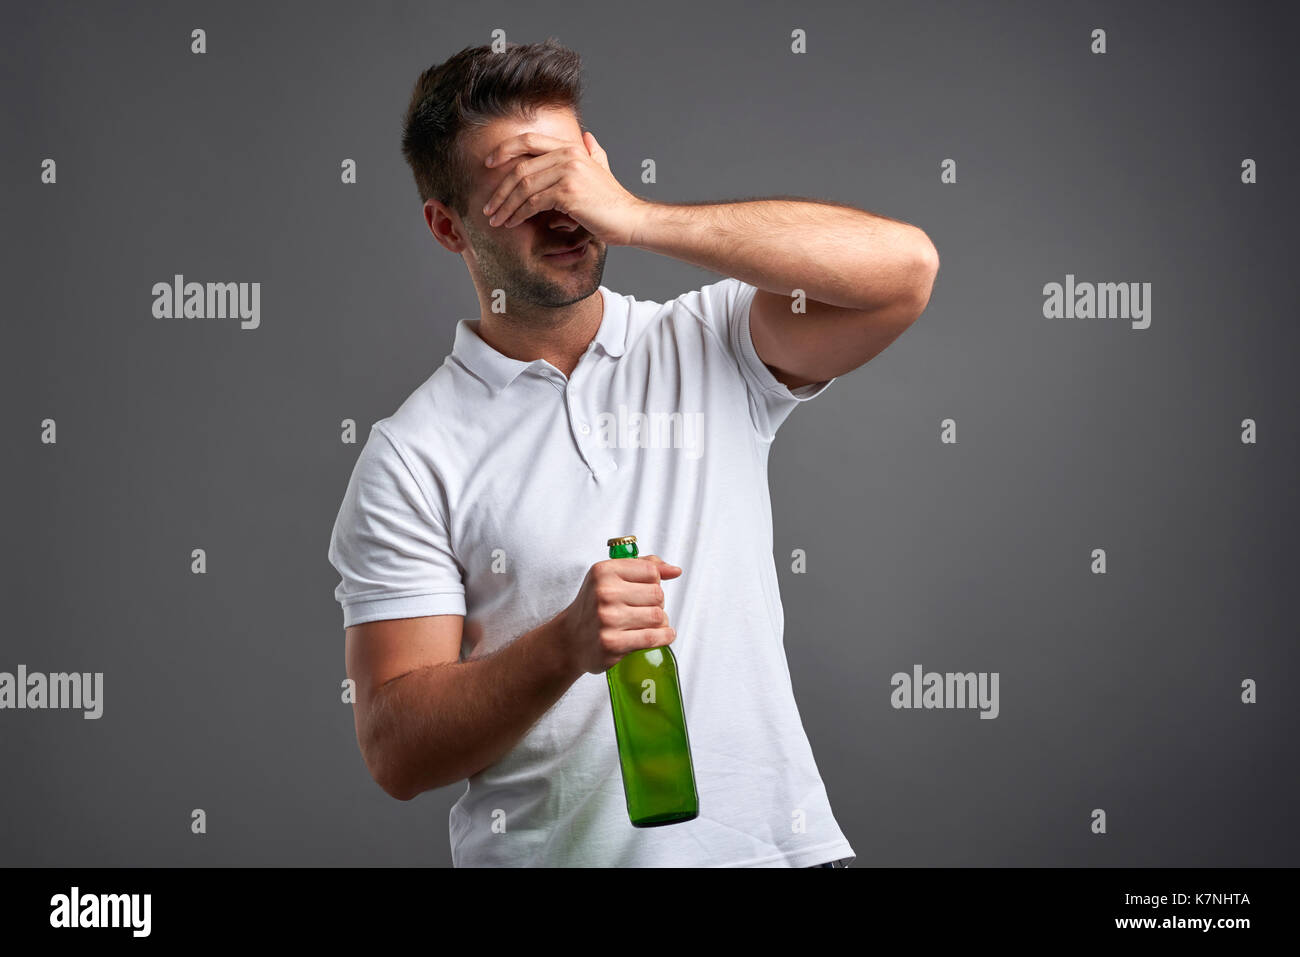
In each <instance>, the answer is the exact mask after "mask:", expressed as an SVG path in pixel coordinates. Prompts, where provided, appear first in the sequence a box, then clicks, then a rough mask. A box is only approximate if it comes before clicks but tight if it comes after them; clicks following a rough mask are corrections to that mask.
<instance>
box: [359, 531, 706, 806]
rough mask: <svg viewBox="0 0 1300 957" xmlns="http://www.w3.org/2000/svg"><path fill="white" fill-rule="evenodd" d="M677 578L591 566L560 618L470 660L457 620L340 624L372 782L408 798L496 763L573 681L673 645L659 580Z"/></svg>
mask: <svg viewBox="0 0 1300 957" xmlns="http://www.w3.org/2000/svg"><path fill="white" fill-rule="evenodd" d="M681 573H682V570H681V569H680V568H678V567H677V566H675V565H670V564H668V563H667V562H664V561H663V560H662V559H660V558H659V557H658V556H656V555H646V556H642V557H641V558H622V559H611V560H608V561H604V562H598V563H597V564H595V565H593V566H591V568H590V569H588V572H587V576H586V578H585V580H584V581H583V583H582V587H581V588H580V589H579V591H578V594H577V597H576V598H574V600H573V602H572V603H571V604H570V605H569V606H568V607H567V608H565V609H564V611H562V612H560V614H558V615H556V616H555V617H554V618H553V619H551V620H550V621H548V622H545V623H544V624H542V625H539V626H538V627H537V628H534V629H533V630H532V631H529V632H527V633H525V634H523V635H520V636H519V637H518V638H516V639H515V640H513V641H511V642H510V643H509V644H507V645H505V646H504V647H502V648H500V649H498V650H497V651H495V652H493V653H491V654H489V655H485V656H483V657H479V658H474V659H471V660H469V661H461V660H460V646H461V631H462V628H463V624H464V619H463V617H462V616H460V615H429V616H425V617H421V618H398V619H390V620H386V621H374V622H368V623H365V624H360V625H353V626H352V627H350V628H348V629H347V652H346V654H347V672H348V676H349V677H350V678H352V679H353V680H354V681H355V682H356V686H357V700H356V704H355V706H354V709H353V710H354V714H355V719H356V728H357V742H358V744H359V745H360V746H361V753H362V756H363V757H364V759H365V762H366V767H367V768H368V769H369V770H370V774H371V776H372V777H373V778H374V779H375V781H376V782H377V783H378V784H379V785H380V787H382V788H383V789H384V790H385V791H386V792H388V793H389V794H390V795H392V796H393V797H395V798H397V799H398V800H402V801H409V800H410V799H411V798H413V797H415V796H416V795H418V794H421V793H423V792H424V791H428V790H431V789H433V788H439V787H444V786H446V785H448V784H452V783H454V782H456V781H461V780H464V779H465V778H468V777H470V776H472V775H474V774H477V773H478V772H479V771H481V770H483V768H485V767H488V766H489V765H491V764H494V763H496V762H497V761H498V760H500V759H501V758H502V757H504V756H505V755H506V754H507V753H508V752H509V751H510V749H511V748H513V747H514V746H515V744H516V743H518V741H519V739H520V738H521V737H523V736H524V734H525V733H527V731H528V729H529V728H531V727H532V726H533V725H534V724H535V723H536V722H537V720H538V718H540V717H541V716H542V715H543V714H545V713H546V711H547V710H548V709H550V707H551V706H552V705H554V704H555V702H556V701H558V700H559V699H560V698H561V697H563V695H564V693H565V691H567V690H568V688H569V687H570V686H571V685H572V684H573V682H574V681H576V680H577V679H578V678H579V677H581V676H582V675H583V674H586V673H591V674H599V673H603V672H604V671H605V670H606V669H608V668H609V667H611V666H612V665H613V664H614V663H615V662H617V661H618V660H619V659H620V658H622V657H623V656H624V655H626V654H627V653H628V652H630V651H634V650H636V649H638V648H654V647H662V646H663V645H667V644H670V643H671V642H672V641H673V640H674V639H675V637H676V633H675V632H674V631H673V629H672V628H671V627H669V626H668V616H667V613H666V612H665V611H664V593H663V588H662V587H661V585H660V581H661V579H662V578H676V577H677V576H678V575H680V574H681Z"/></svg>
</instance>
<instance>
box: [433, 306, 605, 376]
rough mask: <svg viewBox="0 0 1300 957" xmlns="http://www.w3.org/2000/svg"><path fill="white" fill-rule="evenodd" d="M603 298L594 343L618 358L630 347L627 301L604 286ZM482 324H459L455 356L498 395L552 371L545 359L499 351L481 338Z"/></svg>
mask: <svg viewBox="0 0 1300 957" xmlns="http://www.w3.org/2000/svg"><path fill="white" fill-rule="evenodd" d="M600 295H601V299H602V300H603V301H604V307H605V311H604V313H603V315H602V316H601V319H600V328H598V329H597V330H596V336H595V338H594V339H593V340H592V343H593V344H594V345H597V346H600V348H601V349H603V350H604V351H605V354H606V355H609V356H612V357H614V358H618V357H619V356H621V355H622V354H623V350H624V349H625V348H626V345H627V328H628V305H627V299H626V298H625V297H623V296H620V295H619V294H618V293H615V292H611V291H610V290H609V289H606V288H605V287H604V286H601V287H600ZM478 323H479V320H478V319H462V320H460V321H459V322H458V323H456V341H455V343H454V345H453V346H452V350H451V354H452V355H453V356H454V357H455V358H456V359H458V360H459V361H460V362H461V363H462V364H463V365H464V366H465V367H466V368H468V369H469V370H470V371H471V372H473V373H474V374H475V375H477V376H478V377H479V378H480V379H482V380H483V381H484V382H486V383H487V384H488V386H489V387H491V389H492V391H493V392H494V393H495V392H500V391H501V390H502V389H504V388H505V387H506V386H508V385H510V383H512V382H514V381H515V379H517V378H518V377H519V376H520V375H521V374H523V373H524V372H526V371H528V370H530V369H542V368H551V365H550V363H548V362H546V360H544V359H533V360H532V361H531V362H529V361H525V360H523V359H512V358H510V357H509V356H506V355H502V354H501V353H500V352H497V350H495V349H493V348H492V347H491V346H490V345H488V344H487V343H486V342H484V341H483V340H482V339H481V338H480V337H479V334H478V332H477V328H476V327H477V326H478Z"/></svg>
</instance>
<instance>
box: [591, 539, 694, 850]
mask: <svg viewBox="0 0 1300 957" xmlns="http://www.w3.org/2000/svg"><path fill="white" fill-rule="evenodd" d="M608 545H609V557H610V558H636V557H637V554H638V552H637V547H636V536H635V535H625V536H623V537H621V538H611V539H610V540H609V542H608ZM605 679H606V680H607V681H608V682H609V701H610V705H611V706H612V707H613V711H614V733H615V734H616V735H617V737H618V761H619V764H620V765H621V766H622V769H623V793H624V794H625V795H626V796H627V815H628V817H629V818H631V819H632V824H633V826H634V827H659V826H661V825H664V824H678V823H681V822H682V821H690V820H692V819H694V818H695V817H697V816H698V815H699V813H700V799H699V795H698V794H697V793H696V791H695V768H694V766H693V765H692V764H691V742H690V738H688V737H687V735H686V708H685V706H684V705H683V703H682V687H681V684H680V683H679V682H678V680H677V659H676V658H675V657H674V656H673V650H672V648H670V647H668V646H667V645H664V646H663V647H662V648H642V649H639V650H637V651H633V652H631V653H629V654H626V655H624V656H623V657H622V658H620V659H619V661H618V663H617V664H616V665H614V667H612V668H610V669H609V670H607V671H606V672H605Z"/></svg>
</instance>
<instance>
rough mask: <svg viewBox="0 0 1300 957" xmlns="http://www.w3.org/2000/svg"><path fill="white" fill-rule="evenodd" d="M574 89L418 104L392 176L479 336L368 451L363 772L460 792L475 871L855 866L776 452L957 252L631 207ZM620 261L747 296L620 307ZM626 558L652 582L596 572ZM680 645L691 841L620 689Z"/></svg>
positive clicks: (555, 62)
mask: <svg viewBox="0 0 1300 957" xmlns="http://www.w3.org/2000/svg"><path fill="white" fill-rule="evenodd" d="M579 92H580V63H579V59H578V57H577V55H576V54H574V53H573V52H572V51H569V50H566V49H564V48H563V47H561V46H559V45H558V44H556V43H554V42H552V41H547V42H546V43H541V44H528V45H511V46H509V47H508V48H507V49H506V50H505V51H503V52H497V53H493V52H491V51H490V50H489V49H488V48H486V47H478V48H471V49H466V50H463V51H461V52H460V53H458V54H457V55H456V56H454V57H452V58H451V59H450V60H448V61H447V62H446V63H444V64H441V65H439V66H436V67H433V68H431V69H430V70H428V71H426V72H425V73H424V74H422V75H421V77H420V78H419V80H418V81H417V83H416V86H415V90H414V93H413V96H412V99H411V104H410V108H409V110H408V112H407V116H406V121H405V129H404V136H403V152H404V155H405V157H406V159H407V161H408V162H409V163H410V165H411V167H412V169H413V171H414V174H415V179H416V183H417V184H418V186H419V190H420V195H421V198H422V199H423V201H424V216H425V221H426V222H427V224H428V227H429V230H430V232H431V233H432V234H433V237H434V239H436V240H437V241H438V243H439V244H440V245H441V246H443V247H444V248H445V249H448V250H450V251H451V252H453V253H455V254H457V255H459V256H461V257H462V258H463V259H464V262H465V265H466V267H467V268H468V270H469V274H470V278H471V279H472V280H473V282H474V286H475V288H476V290H477V292H478V298H479V304H480V314H479V317H478V318H477V319H472V320H471V319H463V320H461V321H460V322H459V323H458V325H457V328H456V334H455V343H454V346H453V349H452V352H451V355H450V356H449V357H447V358H446V359H445V360H444V362H443V364H442V365H441V367H439V368H438V369H437V370H436V371H435V372H434V373H433V374H432V375H431V376H430V377H429V379H428V380H427V381H425V382H424V383H423V384H422V385H421V386H420V387H419V388H418V389H416V390H415V392H414V393H412V394H411V396H410V397H409V398H408V399H407V400H406V401H405V402H404V403H403V404H402V406H401V407H400V408H399V409H398V410H397V411H396V412H395V413H394V414H393V415H392V416H390V417H388V418H386V419H383V420H381V421H380V422H377V423H375V425H374V426H373V428H372V430H371V432H370V435H369V438H368V440H367V442H366V444H365V445H364V447H363V448H362V451H361V453H360V455H359V457H358V460H357V463H356V466H355V469H354V471H353V473H352V476H351V480H350V482H349V484H348V488H347V492H346V495H345V497H344V501H343V504H342V507H341V509H340V511H339V515H338V520H337V522H336V524H335V526H334V531H333V537H332V541H331V543H330V551H329V556H330V561H331V562H332V563H333V565H334V567H335V568H336V569H337V570H338V572H339V573H340V575H341V576H342V580H341V581H340V583H339V586H338V589H337V590H336V597H337V599H338V600H339V602H340V603H341V605H342V608H343V612H344V625H345V629H346V645H347V647H346V658H347V672H348V675H349V676H350V677H351V678H353V679H354V680H355V682H356V687H357V700H356V705H355V716H356V728H357V739H358V742H359V744H360V747H361V751H362V754H363V756H364V758H365V762H366V765H367V767H368V768H369V770H370V773H371V774H372V776H373V777H374V778H375V780H376V781H377V782H378V783H379V784H380V786H382V787H383V788H384V790H385V791H386V792H387V793H389V794H390V795H392V796H393V797H395V798H398V799H400V800H410V799H411V798H413V797H415V796H416V795H418V794H421V793H423V792H425V791H428V790H432V789H434V788H440V787H445V786H447V785H450V784H453V783H455V782H457V781H462V780H465V779H468V782H469V784H468V788H467V789H466V791H465V793H464V794H463V795H462V796H461V797H460V799H459V800H458V801H457V802H456V804H455V806H454V807H453V808H452V811H451V818H450V831H451V845H452V858H453V863H454V864H455V865H456V866H484V865H581V866H706V865H707V866H754V867H762V866H769V867H771V866H776V867H783V866H791V867H809V866H830V865H832V864H833V863H834V862H840V863H839V866H846V865H847V863H848V862H849V861H851V860H852V859H853V858H854V856H855V855H854V852H853V848H852V847H851V846H850V844H849V842H848V841H847V840H846V839H845V837H844V835H843V833H842V832H841V831H840V829H839V826H838V825H837V823H836V821H835V818H834V816H833V815H832V813H831V808H830V804H829V801H828V799H827V795H826V791H825V787H824V786H823V784H822V780H821V776H820V774H819V772H818V770H817V766H816V763H815V762H814V760H813V755H812V750H811V748H810V746H809V743H808V739H807V737H806V735H805V733H804V730H803V725H802V722H801V720H800V717H799V713H798V709H797V707H796V704H795V700H794V695H793V692H792V689H791V684H790V675H789V671H788V668H787V664H786V659H785V653H784V647H783V634H782V633H783V627H784V618H783V612H782V608H781V601H780V597H779V594H778V584H777V576H776V568H775V564H774V562H773V556H772V524H771V504H770V500H769V497H768V488H767V457H768V450H769V448H770V444H771V442H772V439H773V437H774V434H775V432H776V430H777V428H778V426H779V425H780V424H781V423H782V422H783V421H784V420H785V418H786V417H787V416H788V415H789V413H790V411H791V410H792V409H793V408H794V406H795V405H797V404H798V403H800V402H803V401H807V400H808V399H811V398H813V397H814V396H816V395H819V394H820V393H821V392H823V391H825V389H826V388H827V386H828V385H829V384H830V381H831V380H832V379H834V378H835V377H836V376H839V375H843V374H844V373H846V372H849V371H851V370H852V369H854V368H856V367H858V366H860V365H862V364H863V363H864V362H866V361H867V360H869V359H870V358H872V357H873V356H875V355H876V354H877V353H879V352H880V351H881V350H883V349H884V348H885V347H886V346H887V345H889V343H890V342H892V341H893V340H894V339H895V338H897V337H898V336H899V335H900V334H901V333H902V332H903V330H904V329H906V328H907V326H908V325H909V324H910V323H911V322H913V321H914V320H915V319H916V318H917V317H918V316H919V315H920V314H921V312H922V311H923V310H924V308H925V306H926V304H927V302H928V300H929V296H930V290H931V287H932V284H933V281H934V278H935V274H936V272H937V269H938V257H937V254H936V252H935V250H934V247H933V245H932V244H931V243H930V241H929V239H928V238H927V237H926V236H925V234H924V233H923V232H921V231H920V230H918V229H916V228H915V227H913V226H910V225H907V224H905V223H900V222H896V221H894V220H890V219H884V218H881V217H877V216H873V215H871V214H869V213H866V212H863V211H861V210H856V209H852V208H849V207H844V206H838V205H831V204H824V203H813V202H805V201H797V200H773V201H758V202H744V203H727V204H718V205H707V206H669V205H666V204H660V203H654V202H650V201H647V200H644V199H641V198H638V197H636V196H634V195H632V194H631V193H629V192H628V191H627V190H625V189H624V188H623V187H622V186H621V185H620V184H619V183H618V182H617V180H616V179H615V178H614V176H613V175H612V174H611V172H610V168H609V163H608V160H607V159H606V155H605V152H604V150H603V149H601V147H600V145H599V144H598V143H597V142H596V139H595V137H594V136H592V135H591V133H589V132H586V131H584V130H583V129H582V128H581V126H580V114H579V112H578V110H579V104H578V100H579ZM611 245H620V246H636V247H639V248H641V249H646V250H649V251H651V252H656V253H662V254H665V255H669V256H673V257H675V258H678V259H681V260H684V261H686V262H689V263H693V264H695V265H697V266H700V267H703V268H705V269H709V270H712V271H715V272H717V273H721V274H724V275H726V276H728V277H732V278H727V279H724V280H722V281H719V282H715V283H712V284H710V285H707V286H705V287H704V288H702V289H699V290H695V291H692V292H689V293H686V294H684V295H681V296H678V297H677V298H676V299H673V300H671V301H670V302H667V303H663V304H660V303H657V302H651V301H642V300H637V299H634V298H632V297H630V296H624V295H619V294H618V293H615V292H612V291H611V290H609V289H608V288H606V287H605V286H603V285H601V284H600V283H601V278H602V275H603V268H604V263H605V255H606V252H607V250H608V247H609V246H611ZM795 304H806V311H804V310H802V309H801V310H798V311H796V309H795V308H794V305H795ZM656 424H657V425H658V426H660V427H658V428H656ZM651 433H653V434H651ZM627 534H632V535H636V536H637V540H638V543H639V544H640V545H641V546H642V550H643V551H648V552H651V553H652V554H649V555H645V556H643V557H641V558H634V559H627V558H624V559H614V560H610V559H604V560H600V557H601V556H602V555H604V554H605V546H606V542H607V540H608V539H610V538H614V537H617V536H622V535H627ZM660 553H661V554H662V555H663V556H664V557H663V558H661V557H660ZM668 559H671V560H672V561H673V562H677V563H680V564H670V563H669V561H668ZM667 644H671V645H672V648H673V653H674V655H675V656H676V659H677V663H678V669H679V674H680V678H681V685H682V696H683V699H684V702H685V709H686V723H687V727H688V729H689V734H690V748H691V754H692V759H693V762H694V769H695V778H696V783H697V788H698V793H699V815H698V817H696V818H695V819H693V820H691V821H688V822H684V823H677V824H672V825H669V826H662V827H655V828H636V827H633V826H632V825H631V823H630V821H629V819H628V813H627V807H626V804H625V797H624V793H623V783H622V779H621V773H620V767H619V760H618V748H617V743H616V738H615V730H614V723H613V719H612V714H611V706H610V700H609V691H608V687H607V684H606V681H605V679H604V672H605V670H606V669H608V668H609V667H611V666H612V665H614V664H615V663H616V662H617V661H618V660H619V659H620V658H621V657H622V656H624V655H626V654H627V653H628V652H630V651H632V650H635V649H641V648H654V647H661V646H663V645H667Z"/></svg>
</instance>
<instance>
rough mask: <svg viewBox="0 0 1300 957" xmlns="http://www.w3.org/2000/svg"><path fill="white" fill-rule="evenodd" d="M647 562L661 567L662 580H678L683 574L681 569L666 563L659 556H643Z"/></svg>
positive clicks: (660, 575)
mask: <svg viewBox="0 0 1300 957" xmlns="http://www.w3.org/2000/svg"><path fill="white" fill-rule="evenodd" d="M641 557H642V558H644V559H645V560H646V561H650V562H654V563H655V564H657V565H658V566H659V577H660V578H676V577H677V576H678V575H680V574H681V573H682V570H681V567H680V566H678V565H673V564H671V563H669V562H666V561H664V560H663V559H662V558H660V557H659V556H658V555H642V556H641Z"/></svg>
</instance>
